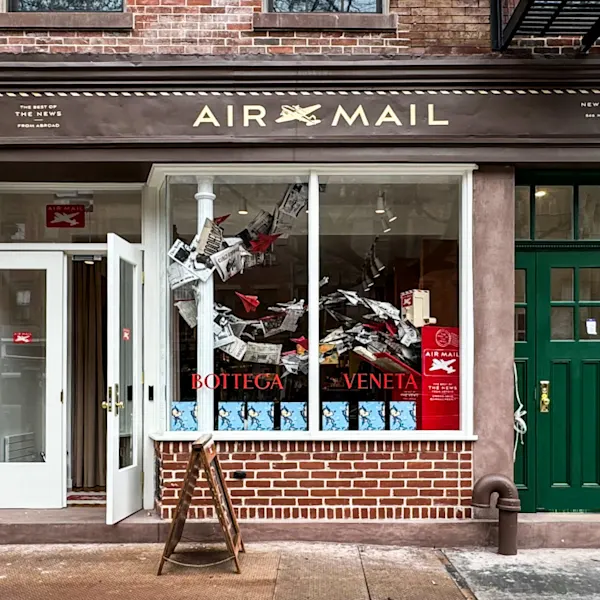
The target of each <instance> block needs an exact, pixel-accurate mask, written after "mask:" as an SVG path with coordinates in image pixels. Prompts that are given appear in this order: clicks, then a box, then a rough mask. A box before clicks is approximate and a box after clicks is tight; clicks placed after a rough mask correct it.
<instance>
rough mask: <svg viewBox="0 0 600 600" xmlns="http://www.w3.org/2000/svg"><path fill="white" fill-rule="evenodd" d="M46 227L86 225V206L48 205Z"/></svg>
mask: <svg viewBox="0 0 600 600" xmlns="http://www.w3.org/2000/svg"><path fill="white" fill-rule="evenodd" d="M46 227H65V228H71V227H85V206H84V205H83V204H48V205H47V206H46Z"/></svg>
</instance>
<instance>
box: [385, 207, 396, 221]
mask: <svg viewBox="0 0 600 600" xmlns="http://www.w3.org/2000/svg"><path fill="white" fill-rule="evenodd" d="M385 216H386V218H387V220H388V223H393V222H394V221H395V220H396V219H397V218H398V217H397V216H396V215H395V214H394V213H393V212H392V209H391V208H388V207H387V206H386V207H385Z"/></svg>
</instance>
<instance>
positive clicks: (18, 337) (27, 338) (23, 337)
mask: <svg viewBox="0 0 600 600" xmlns="http://www.w3.org/2000/svg"><path fill="white" fill-rule="evenodd" d="M31 342H33V334H32V333H31V332H30V331H15V332H14V333H13V343H14V344H31Z"/></svg>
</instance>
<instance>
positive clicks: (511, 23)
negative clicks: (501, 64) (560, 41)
mask: <svg viewBox="0 0 600 600" xmlns="http://www.w3.org/2000/svg"><path fill="white" fill-rule="evenodd" d="M491 10H492V12H491V25H492V47H493V49H494V50H497V51H501V52H502V51H504V50H506V49H507V48H508V46H509V45H510V43H511V41H512V39H513V38H514V37H515V36H535V37H557V36H568V37H576V38H581V43H580V46H579V52H580V53H582V54H585V53H586V52H588V50H589V49H590V48H591V47H592V46H593V45H594V42H595V41H596V40H597V39H598V37H600V0H491Z"/></svg>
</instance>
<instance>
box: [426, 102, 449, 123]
mask: <svg viewBox="0 0 600 600" xmlns="http://www.w3.org/2000/svg"><path fill="white" fill-rule="evenodd" d="M427 124H428V125H448V121H446V120H440V121H436V120H435V104H428V105H427Z"/></svg>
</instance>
